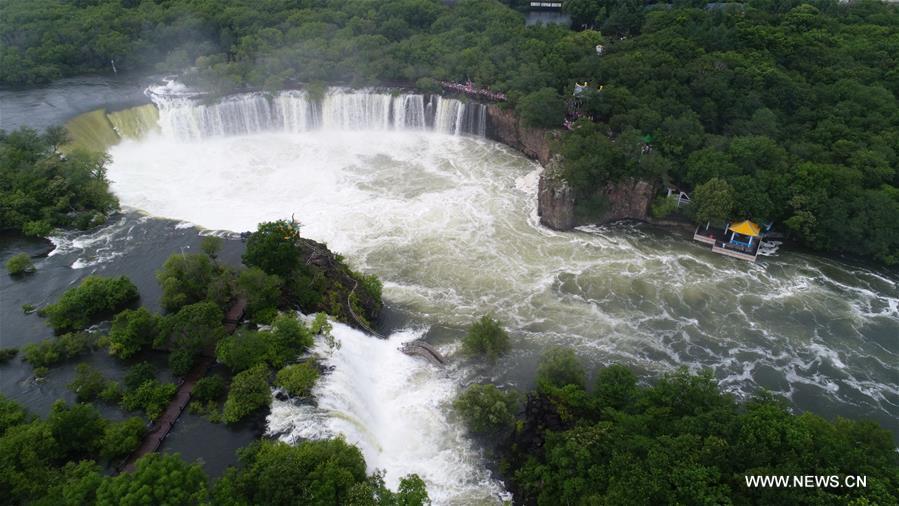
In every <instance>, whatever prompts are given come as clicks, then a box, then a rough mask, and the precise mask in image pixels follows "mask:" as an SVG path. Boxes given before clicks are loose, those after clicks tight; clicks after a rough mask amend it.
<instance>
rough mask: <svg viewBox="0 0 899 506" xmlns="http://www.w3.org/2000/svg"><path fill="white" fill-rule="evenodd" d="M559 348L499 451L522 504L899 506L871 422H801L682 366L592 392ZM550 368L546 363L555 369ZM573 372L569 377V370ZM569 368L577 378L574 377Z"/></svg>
mask: <svg viewBox="0 0 899 506" xmlns="http://www.w3.org/2000/svg"><path fill="white" fill-rule="evenodd" d="M566 355H567V354H564V353H561V352H558V351H555V352H553V354H552V356H551V357H549V358H548V359H547V360H545V361H544V364H552V367H551V369H552V370H553V371H554V373H553V374H551V375H550V377H551V378H552V381H551V382H548V381H546V380H547V379H549V378H543V380H544V381H543V384H542V385H541V386H540V387H539V391H538V392H534V393H532V394H531V395H530V396H529V397H528V406H527V408H526V409H525V414H524V416H523V419H521V420H520V421H519V427H518V429H517V430H516V431H515V432H514V433H513V434H512V435H511V436H510V438H509V440H508V441H507V442H506V443H505V444H503V445H501V447H502V448H504V450H503V455H504V459H503V460H504V462H505V463H506V464H507V465H508V466H509V472H510V476H511V477H512V478H513V479H512V488H513V491H514V493H515V498H516V501H521V502H522V503H524V504H638V505H644V504H645V505H647V506H648V505H655V504H766V505H768V504H770V505H779V504H784V505H786V504H791V505H793V504H859V505H861V504H875V503H876V504H894V503H896V502H897V500H899V496H897V492H896V491H899V455H897V453H896V452H895V442H894V441H893V438H892V436H891V434H890V433H889V432H888V431H887V430H885V429H882V428H879V427H877V426H876V424H874V423H872V422H867V421H849V420H844V419H839V418H838V419H837V420H835V421H832V422H831V421H827V420H824V419H823V418H821V417H819V416H817V415H813V414H811V413H803V414H793V413H791V412H790V411H789V409H788V408H787V406H786V404H785V403H784V402H783V401H781V400H778V399H775V398H773V397H772V396H771V395H770V394H766V393H760V394H759V395H758V396H757V397H755V398H754V399H752V400H750V401H749V402H746V403H738V402H736V401H735V400H734V399H733V398H732V397H731V396H729V395H727V394H723V393H722V392H721V391H720V390H719V388H718V385H717V383H716V382H715V380H714V379H713V377H712V376H711V374H710V373H705V374H700V375H692V374H690V373H688V372H686V371H685V370H682V371H678V372H676V373H672V374H669V375H666V376H664V377H663V378H661V379H660V380H659V381H658V382H656V383H655V384H654V385H652V386H638V385H637V381H636V377H635V376H634V375H633V374H632V373H631V372H630V371H628V370H627V369H626V368H624V367H622V366H617V365H616V366H610V367H607V368H604V369H601V370H600V371H599V372H598V374H597V375H596V381H595V387H594V388H593V389H592V391H587V390H586V389H585V387H584V385H585V383H584V380H583V370H582V366H580V365H579V364H576V363H575V362H572V358H573V355H568V356H566ZM548 370H549V368H548V367H546V366H544V367H541V371H542V372H547V371H548ZM564 371H568V372H564ZM571 371H577V372H574V373H573V374H572V372H571ZM752 475H766V476H771V475H776V476H804V475H838V476H846V475H865V476H867V480H868V482H867V487H866V488H851V487H821V488H814V489H808V488H805V489H803V488H763V487H755V488H753V487H747V486H746V482H745V476H752Z"/></svg>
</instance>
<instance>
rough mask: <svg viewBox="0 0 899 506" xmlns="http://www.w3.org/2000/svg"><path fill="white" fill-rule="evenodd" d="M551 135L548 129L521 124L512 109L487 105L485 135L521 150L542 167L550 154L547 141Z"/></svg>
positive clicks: (548, 141) (547, 161)
mask: <svg viewBox="0 0 899 506" xmlns="http://www.w3.org/2000/svg"><path fill="white" fill-rule="evenodd" d="M553 135H554V134H553V133H552V132H550V131H549V130H546V129H543V128H532V127H528V126H525V125H523V124H522V123H521V120H520V119H519V118H518V115H517V114H515V112H514V111H510V110H506V109H501V108H500V107H499V106H498V105H496V104H490V105H488V106H487V137H489V138H491V139H493V140H495V141H499V142H502V143H503V144H505V145H507V146H511V147H513V148H515V149H517V150H518V151H521V152H522V153H524V154H525V156H527V157H529V158H534V159H536V160H537V161H539V162H540V163H541V164H542V165H543V166H544V167H545V166H546V165H547V163H549V159H550V156H551V152H550V149H549V143H550V137H552V136H553Z"/></svg>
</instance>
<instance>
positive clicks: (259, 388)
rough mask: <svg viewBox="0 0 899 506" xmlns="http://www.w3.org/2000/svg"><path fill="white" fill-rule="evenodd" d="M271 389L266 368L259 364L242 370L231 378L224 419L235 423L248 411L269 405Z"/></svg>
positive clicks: (247, 413) (248, 412)
mask: <svg viewBox="0 0 899 506" xmlns="http://www.w3.org/2000/svg"><path fill="white" fill-rule="evenodd" d="M270 401H271V391H270V390H269V387H268V368H267V367H265V365H262V364H259V365H257V366H255V367H253V368H251V369H247V370H246V371H243V372H241V373H239V374H237V375H236V376H234V378H233V379H232V380H231V388H230V389H229V391H228V399H227V400H226V401H225V410H224V413H223V415H224V419H225V421H226V422H228V423H235V422H238V421H240V420H241V419H242V418H244V417H246V416H247V415H249V414H250V413H252V412H254V411H257V410H259V409H262V408H264V407H266V406H268V405H269V402H270Z"/></svg>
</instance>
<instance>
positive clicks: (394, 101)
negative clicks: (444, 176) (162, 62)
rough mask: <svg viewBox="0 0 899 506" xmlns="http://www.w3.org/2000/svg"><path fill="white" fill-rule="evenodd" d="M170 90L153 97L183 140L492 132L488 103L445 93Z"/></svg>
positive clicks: (165, 123) (163, 126)
mask: <svg viewBox="0 0 899 506" xmlns="http://www.w3.org/2000/svg"><path fill="white" fill-rule="evenodd" d="M167 91H168V88H153V89H150V90H148V95H149V96H150V98H151V99H152V100H153V102H154V103H155V104H156V107H157V108H158V109H159V128H160V130H161V131H162V134H163V135H164V136H166V137H170V138H173V139H180V140H195V139H201V138H206V137H217V136H227V135H246V134H255V133H262V132H289V133H300V132H306V131H309V130H314V129H319V128H321V129H331V130H425V129H429V128H430V129H433V130H434V131H436V132H440V133H444V134H449V135H462V134H470V135H476V136H481V137H483V136H484V135H485V134H486V130H487V128H486V123H487V114H486V112H487V108H486V106H485V105H483V104H478V103H463V102H461V101H459V100H456V99H452V98H443V97H440V96H430V97H428V96H426V95H421V94H414V93H401V94H390V93H387V92H384V91H378V90H358V91H357V90H350V89H346V88H330V89H329V90H328V91H327V93H326V94H325V96H324V97H323V99H322V100H321V102H320V103H319V102H316V101H313V100H310V99H309V96H308V95H307V93H306V92H305V91H300V90H288V91H282V92H280V93H277V94H276V95H274V96H269V95H266V94H263V93H242V94H237V95H231V96H228V97H225V98H223V99H221V100H218V101H215V102H211V103H205V102H203V101H202V100H201V99H199V98H197V97H196V96H191V95H189V94H185V93H183V91H182V92H180V93H168V92H167ZM425 104H427V106H426V105H425Z"/></svg>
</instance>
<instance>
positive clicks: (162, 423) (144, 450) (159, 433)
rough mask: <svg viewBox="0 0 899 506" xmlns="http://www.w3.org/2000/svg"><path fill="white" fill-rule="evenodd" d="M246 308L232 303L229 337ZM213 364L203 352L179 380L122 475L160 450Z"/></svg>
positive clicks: (208, 353)
mask: <svg viewBox="0 0 899 506" xmlns="http://www.w3.org/2000/svg"><path fill="white" fill-rule="evenodd" d="M246 308H247V299H246V298H245V297H240V298H238V299H237V300H235V301H234V304H232V305H231V307H230V308H229V309H228V313H227V314H226V315H225V321H224V323H225V330H226V331H227V332H228V333H229V334H233V333H234V331H235V330H237V325H238V324H239V323H240V318H241V316H243V314H244V311H245V310H246ZM214 361H215V350H214V349H211V350H209V349H207V350H205V352H204V353H203V355H201V356H200V359H199V360H198V361H197V363H196V364H194V366H193V367H192V368H191V370H190V371H189V372H188V373H187V375H185V376H184V378H183V379H182V380H181V383H180V384H179V385H178V390H177V391H176V392H175V396H174V397H173V398H172V400H171V402H169V405H168V406H167V407H166V409H165V411H163V413H162V415H161V416H160V417H159V418H157V419H156V420H155V421H154V422H153V428H152V429H151V430H150V431H149V432H147V434H146V435H145V436H144V439H143V441H142V442H141V444H140V446H138V447H137V450H135V451H134V453H132V454H131V455H130V456H129V457H128V459H127V460H126V461H125V463H124V465H123V469H122V470H123V471H124V472H126V473H129V472H131V471H133V470H134V463H135V462H136V461H137V459H139V458H141V457H143V456H144V455H146V454H148V453H153V452H155V451H156V450H158V449H159V447H160V446H161V445H162V442H163V441H164V440H165V438H166V436H168V435H169V432H171V431H172V427H174V426H175V422H177V421H178V418H179V417H180V416H181V413H183V412H184V408H186V407H187V405H188V404H189V403H190V393H191V392H192V391H193V389H194V387H195V386H196V385H197V382H198V381H200V379H201V378H203V376H206V372H207V371H208V370H209V368H210V367H211V366H212V364H213V362H214Z"/></svg>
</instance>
